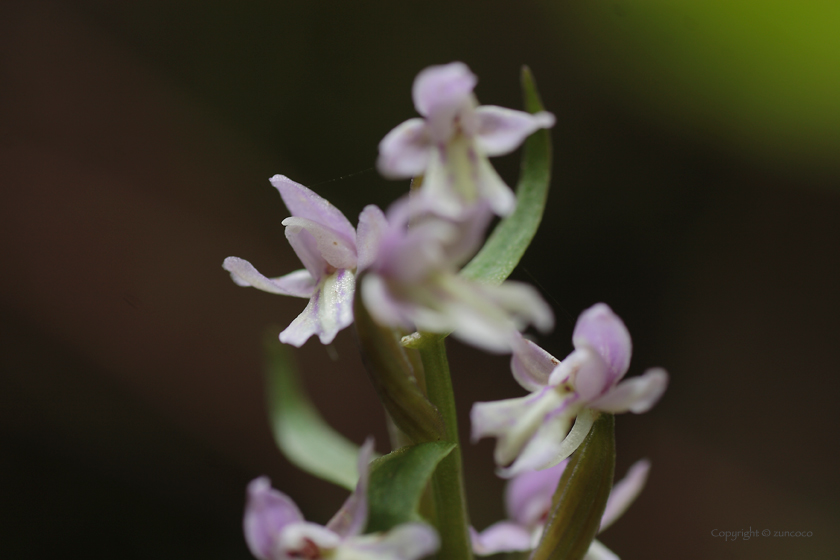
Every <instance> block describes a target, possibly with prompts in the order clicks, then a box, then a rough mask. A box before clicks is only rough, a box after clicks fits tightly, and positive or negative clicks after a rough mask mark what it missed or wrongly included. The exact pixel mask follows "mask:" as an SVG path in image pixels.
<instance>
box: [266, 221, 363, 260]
mask: <svg viewBox="0 0 840 560" xmlns="http://www.w3.org/2000/svg"><path fill="white" fill-rule="evenodd" d="M283 225H284V226H286V238H287V239H288V240H289V242H290V243H291V242H292V239H294V238H297V237H299V236H300V235H301V233H302V232H303V231H306V232H307V233H308V234H309V235H311V236H312V238H313V239H314V240H315V243H316V246H317V250H318V254H319V255H320V257H321V258H322V259H324V260H325V261H326V262H327V263H329V264H330V266H332V267H333V268H348V269H355V268H356V262H357V258H356V234H355V232H353V238H352V239H350V240H347V239H345V238H344V236H342V235H339V234H338V232H336V231H335V230H334V229H332V228H330V227H326V226H323V225H321V224H319V223H318V222H315V221H313V220H309V219H307V218H296V217H291V218H286V219H285V220H283ZM292 247H293V248H294V249H295V251H296V252H297V247H295V246H294V244H292ZM307 251H309V249H307ZM298 256H300V254H299V255H298ZM301 260H303V258H302V257H301ZM307 268H308V267H307Z"/></svg>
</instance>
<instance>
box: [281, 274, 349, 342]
mask: <svg viewBox="0 0 840 560" xmlns="http://www.w3.org/2000/svg"><path fill="white" fill-rule="evenodd" d="M354 290H355V276H354V274H353V272H351V271H349V270H344V269H341V270H337V271H336V272H334V273H333V274H330V275H328V276H325V277H324V279H323V280H322V281H321V284H320V285H319V286H318V289H317V290H315V293H314V294H313V295H312V298H311V299H310V300H309V303H308V304H307V305H306V309H304V310H303V313H301V314H300V315H298V316H297V318H296V319H295V320H294V321H292V323H291V324H290V325H289V326H288V327H287V328H286V330H284V331H283V332H281V333H280V342H283V343H285V344H291V345H292V346H297V347H301V346H303V343H304V342H306V341H307V340H308V339H309V337H310V336H312V335H313V334H317V335H318V338H320V340H321V343H322V344H329V343H330V342H332V341H333V339H334V338H335V335H336V334H338V331H340V330H341V329H343V328H345V327H347V326H349V325H350V324H352V323H353V291H354Z"/></svg>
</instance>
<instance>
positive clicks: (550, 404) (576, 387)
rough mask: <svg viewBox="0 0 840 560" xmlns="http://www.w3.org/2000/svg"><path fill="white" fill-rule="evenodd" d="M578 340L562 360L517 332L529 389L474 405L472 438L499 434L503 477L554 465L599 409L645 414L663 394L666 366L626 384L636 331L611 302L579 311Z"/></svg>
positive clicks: (516, 360) (514, 362)
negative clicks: (522, 394)
mask: <svg viewBox="0 0 840 560" xmlns="http://www.w3.org/2000/svg"><path fill="white" fill-rule="evenodd" d="M572 343H573V344H574V347H575V349H574V351H572V353H571V354H569V355H568V356H567V357H566V359H565V360H563V361H562V362H559V361H558V360H557V359H556V358H554V357H553V356H551V355H550V354H549V353H548V352H546V351H545V350H543V349H542V348H540V347H539V346H537V345H536V344H534V343H533V342H530V341H528V340H525V339H524V338H522V337H521V336H517V337H516V338H515V341H514V349H513V357H512V359H511V369H512V370H513V376H514V378H515V379H516V381H517V382H519V384H520V385H522V387H524V388H525V389H527V390H528V391H531V394H530V395H528V396H525V397H520V398H515V399H506V400H502V401H496V402H486V403H481V402H480V403H475V404H474V405H473V408H472V412H471V414H470V418H471V420H472V438H473V441H476V440H478V439H481V438H483V437H486V436H491V437H495V438H497V441H496V450H495V456H494V457H495V460H496V464H497V465H498V466H499V467H500V471H499V474H500V475H501V476H504V477H505V478H508V477H512V476H515V475H517V474H520V473H523V472H525V471H529V470H538V469H545V468H548V467H551V466H553V465H556V464H557V463H559V462H560V461H562V460H563V459H565V458H566V457H568V456H569V455H571V454H572V453H573V452H574V451H575V449H577V448H578V446H579V445H580V444H581V443H582V442H583V440H584V438H585V437H586V435H587V434H588V433H589V429H590V428H591V427H592V424H593V422H594V421H595V419H596V418H597V416H598V414H599V411H600V412H609V413H619V412H627V411H631V412H635V413H637V414H638V413H642V412H647V411H648V410H650V408H651V407H653V405H654V404H656V402H657V401H658V400H659V398H660V397H661V396H662V394H663V393H664V392H665V388H666V386H667V385H668V374H667V373H666V372H665V370H664V369H661V368H653V369H649V370H647V371H646V372H645V373H644V374H643V375H641V376H639V377H634V378H632V379H627V380H624V381H621V380H622V378H623V377H624V374H626V373H627V370H628V368H629V367H630V354H631V351H632V348H631V342H630V333H629V332H628V331H627V327H625V326H624V323H623V322H622V321H621V319H619V318H618V316H617V315H615V313H613V311H612V309H610V308H609V306H607V305H606V304H604V303H598V304H596V305H593V306H592V307H590V308H589V309H587V310H585V311H584V312H583V313H581V315H580V317H579V318H578V320H577V324H576V325H575V330H574V333H573V334H572ZM620 381H621V382H620ZM619 382H620V383H619ZM572 420H575V422H574V427H572ZM570 428H571V431H570ZM511 462H512V464H511V465H510V466H509V467H507V468H502V467H504V466H505V465H508V464H510V463H511Z"/></svg>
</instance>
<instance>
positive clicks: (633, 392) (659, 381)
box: [589, 368, 668, 414]
mask: <svg viewBox="0 0 840 560" xmlns="http://www.w3.org/2000/svg"><path fill="white" fill-rule="evenodd" d="M667 387H668V373H667V372H666V371H665V370H664V369H662V368H651V369H649V370H647V371H646V372H645V373H643V374H642V375H640V376H639V377H632V378H630V379H625V380H624V381H622V382H621V383H619V384H618V385H617V386H615V387H614V388H613V389H612V390H611V391H609V392H608V393H606V394H605V395H604V396H602V397H600V398H598V399H596V400H594V401H592V402H591V403H590V404H589V406H591V407H592V408H595V409H597V410H603V411H604V412H612V413H616V412H627V411H628V410H629V411H631V412H635V413H636V414H641V413H642V412H647V411H648V410H650V409H651V408H652V407H653V405H655V404H656V403H657V401H659V399H660V398H661V397H662V395H663V393H665V389H666V388H667Z"/></svg>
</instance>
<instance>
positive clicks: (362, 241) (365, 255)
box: [356, 204, 388, 272]
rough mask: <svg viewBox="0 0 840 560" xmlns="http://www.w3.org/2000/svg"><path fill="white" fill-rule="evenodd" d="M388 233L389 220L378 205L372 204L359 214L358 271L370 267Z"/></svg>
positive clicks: (357, 240) (357, 234) (357, 232)
mask: <svg viewBox="0 0 840 560" xmlns="http://www.w3.org/2000/svg"><path fill="white" fill-rule="evenodd" d="M387 233H388V220H387V219H386V218H385V214H383V213H382V210H380V209H379V208H378V207H376V206H374V205H373V204H370V205H368V206H365V208H364V210H362V213H361V214H359V227H358V229H357V231H356V252H357V254H358V263H357V264H356V267H357V270H358V272H361V271H363V270H365V269H367V268H369V267H370V266H371V265H372V264H373V263H374V262H375V261H376V258H377V256H378V254H379V248H380V246H381V245H382V241H383V238H384V236H385V235H386V234H387Z"/></svg>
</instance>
